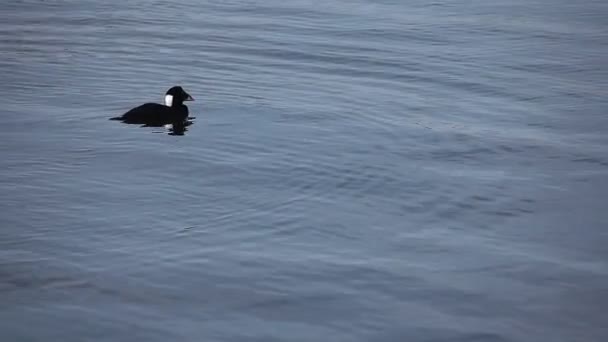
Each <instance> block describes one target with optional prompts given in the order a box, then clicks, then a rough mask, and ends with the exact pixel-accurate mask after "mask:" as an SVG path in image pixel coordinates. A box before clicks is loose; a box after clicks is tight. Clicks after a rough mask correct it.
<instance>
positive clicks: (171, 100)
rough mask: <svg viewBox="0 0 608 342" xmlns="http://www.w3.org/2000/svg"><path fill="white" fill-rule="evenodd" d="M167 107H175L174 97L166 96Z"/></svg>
mask: <svg viewBox="0 0 608 342" xmlns="http://www.w3.org/2000/svg"><path fill="white" fill-rule="evenodd" d="M165 106H167V107H171V106H173V95H165Z"/></svg>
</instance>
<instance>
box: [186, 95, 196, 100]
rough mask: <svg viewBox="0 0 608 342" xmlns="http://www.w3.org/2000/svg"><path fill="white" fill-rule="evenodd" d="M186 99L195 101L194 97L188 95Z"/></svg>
mask: <svg viewBox="0 0 608 342" xmlns="http://www.w3.org/2000/svg"><path fill="white" fill-rule="evenodd" d="M184 101H194V97H192V96H190V95H188V97H186V99H185V100H184Z"/></svg>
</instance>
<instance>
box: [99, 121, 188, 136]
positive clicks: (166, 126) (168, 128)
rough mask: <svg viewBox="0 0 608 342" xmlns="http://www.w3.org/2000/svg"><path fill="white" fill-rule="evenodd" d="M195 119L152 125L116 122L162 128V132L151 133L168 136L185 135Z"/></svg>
mask: <svg viewBox="0 0 608 342" xmlns="http://www.w3.org/2000/svg"><path fill="white" fill-rule="evenodd" d="M194 119H195V117H188V119H186V121H183V122H154V123H150V122H149V123H144V124H142V123H141V122H131V121H129V120H117V121H120V122H122V123H123V124H125V125H134V126H139V127H144V128H145V127H152V128H162V130H153V131H152V132H153V133H167V134H168V135H180V136H181V135H185V134H186V132H187V131H188V127H189V126H191V125H193V124H194ZM111 120H116V118H112V119H111Z"/></svg>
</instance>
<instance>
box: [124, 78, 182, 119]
mask: <svg viewBox="0 0 608 342" xmlns="http://www.w3.org/2000/svg"><path fill="white" fill-rule="evenodd" d="M184 101H194V99H193V98H192V96H190V95H189V94H188V93H186V92H185V91H184V90H183V89H182V87H179V86H176V87H173V88H171V89H169V90H168V91H167V93H166V94H165V104H164V105H162V104H159V103H144V104H143V105H141V106H138V107H135V108H133V109H131V110H129V111H128V112H126V113H125V114H123V115H122V116H119V117H116V118H113V120H121V121H123V122H124V123H131V124H142V125H148V126H163V125H166V124H176V123H177V124H181V123H184V122H185V121H186V119H187V118H188V107H187V106H186V105H184Z"/></svg>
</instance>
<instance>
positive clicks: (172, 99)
mask: <svg viewBox="0 0 608 342" xmlns="http://www.w3.org/2000/svg"><path fill="white" fill-rule="evenodd" d="M184 101H194V99H193V98H192V96H190V94H188V93H186V92H185V91H184V89H183V88H182V87H180V86H175V87H172V88H171V89H169V90H167V92H166V93H165V106H167V107H177V106H181V105H182V104H183V103H184Z"/></svg>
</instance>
